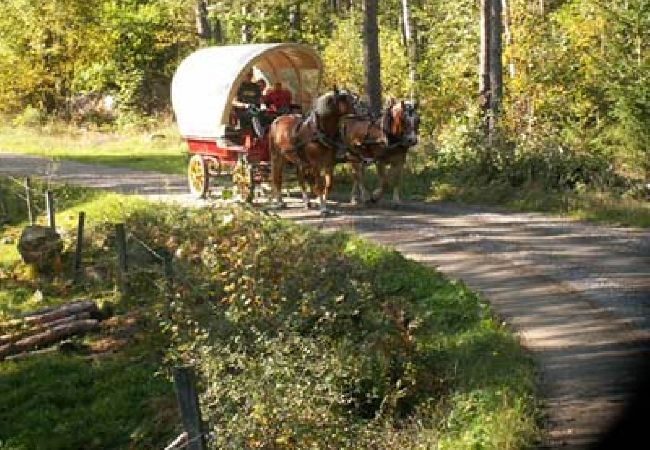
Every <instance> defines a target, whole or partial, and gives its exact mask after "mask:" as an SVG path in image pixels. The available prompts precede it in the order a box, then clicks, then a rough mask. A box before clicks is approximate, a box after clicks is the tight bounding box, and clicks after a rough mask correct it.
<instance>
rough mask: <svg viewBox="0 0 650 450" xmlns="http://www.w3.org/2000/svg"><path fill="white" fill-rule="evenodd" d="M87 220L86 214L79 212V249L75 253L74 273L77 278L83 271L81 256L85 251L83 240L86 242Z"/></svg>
mask: <svg viewBox="0 0 650 450" xmlns="http://www.w3.org/2000/svg"><path fill="white" fill-rule="evenodd" d="M85 219H86V213H85V212H83V211H79V221H78V222H77V248H76V250H75V253H74V273H75V277H78V276H79V272H80V270H81V255H82V251H83V240H84V222H85Z"/></svg>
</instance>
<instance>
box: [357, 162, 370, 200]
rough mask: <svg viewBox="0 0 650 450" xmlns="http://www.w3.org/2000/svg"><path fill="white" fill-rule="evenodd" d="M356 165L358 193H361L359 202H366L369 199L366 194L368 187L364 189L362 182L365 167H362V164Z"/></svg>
mask: <svg viewBox="0 0 650 450" xmlns="http://www.w3.org/2000/svg"><path fill="white" fill-rule="evenodd" d="M357 166H358V169H357V170H358V173H356V174H355V176H356V178H357V186H358V188H359V194H360V195H361V203H363V204H366V203H368V201H369V200H370V198H369V196H368V189H366V186H365V185H364V184H363V174H364V172H365V169H364V167H363V164H357Z"/></svg>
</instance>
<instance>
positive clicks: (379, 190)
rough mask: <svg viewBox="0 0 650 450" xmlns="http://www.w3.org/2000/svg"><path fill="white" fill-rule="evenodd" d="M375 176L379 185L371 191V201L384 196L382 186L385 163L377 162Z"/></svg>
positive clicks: (384, 178)
mask: <svg viewBox="0 0 650 450" xmlns="http://www.w3.org/2000/svg"><path fill="white" fill-rule="evenodd" d="M377 178H378V179H379V186H377V189H375V190H374V192H373V193H372V198H371V200H372V201H373V202H378V201H380V200H381V199H382V198H383V196H384V186H385V185H386V163H383V162H378V163H377Z"/></svg>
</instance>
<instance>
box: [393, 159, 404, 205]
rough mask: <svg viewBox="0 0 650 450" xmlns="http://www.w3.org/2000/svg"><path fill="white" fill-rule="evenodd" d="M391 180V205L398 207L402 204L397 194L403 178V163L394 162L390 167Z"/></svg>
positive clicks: (401, 161)
mask: <svg viewBox="0 0 650 450" xmlns="http://www.w3.org/2000/svg"><path fill="white" fill-rule="evenodd" d="M391 172H392V175H393V176H392V178H393V180H394V184H393V205H394V206H398V205H401V204H402V200H401V199H400V196H399V193H400V189H401V187H402V179H403V178H404V161H403V160H400V161H396V162H395V163H393V164H392V166H391Z"/></svg>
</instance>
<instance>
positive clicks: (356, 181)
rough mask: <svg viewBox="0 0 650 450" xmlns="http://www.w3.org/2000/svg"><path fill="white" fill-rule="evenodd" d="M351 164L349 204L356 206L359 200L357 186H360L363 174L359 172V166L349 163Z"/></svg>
mask: <svg viewBox="0 0 650 450" xmlns="http://www.w3.org/2000/svg"><path fill="white" fill-rule="evenodd" d="M351 164H352V192H350V203H351V204H353V205H356V204H357V201H358V200H359V197H358V195H357V194H358V192H359V190H360V188H359V186H360V185H361V177H362V176H363V173H362V172H361V171H362V170H363V169H362V168H361V164H358V163H351Z"/></svg>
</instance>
